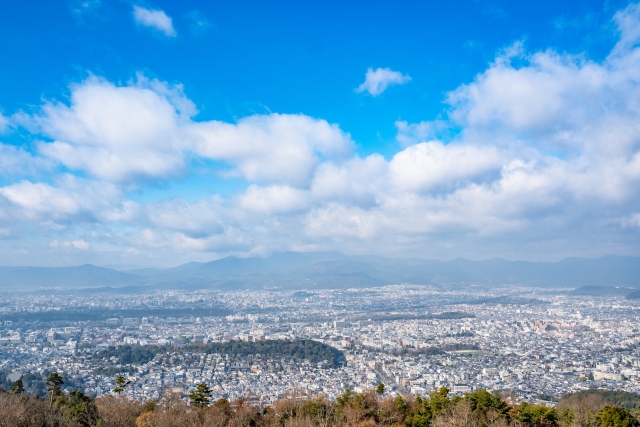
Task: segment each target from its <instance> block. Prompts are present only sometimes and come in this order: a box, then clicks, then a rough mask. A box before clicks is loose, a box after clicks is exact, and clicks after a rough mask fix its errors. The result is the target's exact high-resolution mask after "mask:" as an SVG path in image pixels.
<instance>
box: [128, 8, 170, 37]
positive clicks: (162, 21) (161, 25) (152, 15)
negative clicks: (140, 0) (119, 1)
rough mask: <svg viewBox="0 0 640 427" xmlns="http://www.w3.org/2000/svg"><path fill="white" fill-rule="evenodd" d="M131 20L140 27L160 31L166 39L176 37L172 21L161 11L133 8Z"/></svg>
mask: <svg viewBox="0 0 640 427" xmlns="http://www.w3.org/2000/svg"><path fill="white" fill-rule="evenodd" d="M133 18H134V19H135V21H136V22H137V23H138V24H139V25H142V26H145V27H149V28H153V29H155V30H158V31H160V32H161V33H163V34H164V35H165V36H167V37H175V36H177V33H176V30H175V29H174V28H173V21H172V19H171V18H170V17H169V16H167V14H166V13H164V11H163V10H157V9H146V8H144V7H141V6H135V5H134V6H133Z"/></svg>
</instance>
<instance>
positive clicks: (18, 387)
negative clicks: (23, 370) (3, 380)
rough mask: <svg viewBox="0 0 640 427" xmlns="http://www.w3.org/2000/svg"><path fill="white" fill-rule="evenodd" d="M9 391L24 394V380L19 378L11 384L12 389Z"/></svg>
mask: <svg viewBox="0 0 640 427" xmlns="http://www.w3.org/2000/svg"><path fill="white" fill-rule="evenodd" d="M9 393H13V394H22V393H24V386H23V385H22V380H17V381H16V382H14V383H13V384H11V389H10V390H9Z"/></svg>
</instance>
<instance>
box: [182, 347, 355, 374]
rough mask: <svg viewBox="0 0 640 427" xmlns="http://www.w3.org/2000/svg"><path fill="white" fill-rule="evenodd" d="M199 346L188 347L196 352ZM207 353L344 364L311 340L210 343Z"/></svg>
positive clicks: (329, 349)
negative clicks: (257, 355) (289, 358)
mask: <svg viewBox="0 0 640 427" xmlns="http://www.w3.org/2000/svg"><path fill="white" fill-rule="evenodd" d="M198 348H200V347H199V346H193V347H190V349H191V350H197V349H198ZM204 349H205V351H206V352H207V353H219V354H229V355H241V356H248V355H254V354H260V355H264V356H280V357H282V356H285V357H287V356H288V357H293V358H296V359H301V360H303V359H306V360H308V361H309V362H311V363H320V362H323V361H325V360H326V361H327V362H328V366H327V367H338V366H340V365H341V364H342V363H344V354H342V352H341V351H339V350H336V349H335V348H333V347H331V346H328V345H326V344H322V343H320V342H317V341H313V340H265V341H253V342H245V341H230V342H226V343H212V344H208V345H206V346H204Z"/></svg>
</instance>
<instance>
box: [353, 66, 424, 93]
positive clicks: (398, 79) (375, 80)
mask: <svg viewBox="0 0 640 427" xmlns="http://www.w3.org/2000/svg"><path fill="white" fill-rule="evenodd" d="M410 80H411V77H409V76H407V75H403V74H402V73H400V72H399V71H392V70H391V69H389V68H377V69H376V70H373V68H369V69H368V70H367V73H366V74H365V78H364V83H362V84H361V85H360V86H358V88H357V89H356V92H358V93H361V92H365V91H366V92H369V94H370V95H371V96H378V95H380V94H381V93H382V92H384V91H385V90H386V89H387V87H389V86H391V85H402V84H405V83H407V82H408V81H410Z"/></svg>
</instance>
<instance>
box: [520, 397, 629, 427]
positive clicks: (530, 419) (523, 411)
mask: <svg viewBox="0 0 640 427" xmlns="http://www.w3.org/2000/svg"><path fill="white" fill-rule="evenodd" d="M509 416H510V417H511V419H513V420H516V421H520V422H521V423H524V424H527V425H530V426H555V425H557V422H558V417H557V414H556V411H555V409H553V408H552V407H549V406H545V405H532V404H529V403H526V402H524V403H521V404H520V405H517V406H514V407H513V408H512V409H511V410H510V411H509ZM634 427H635V426H634Z"/></svg>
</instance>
